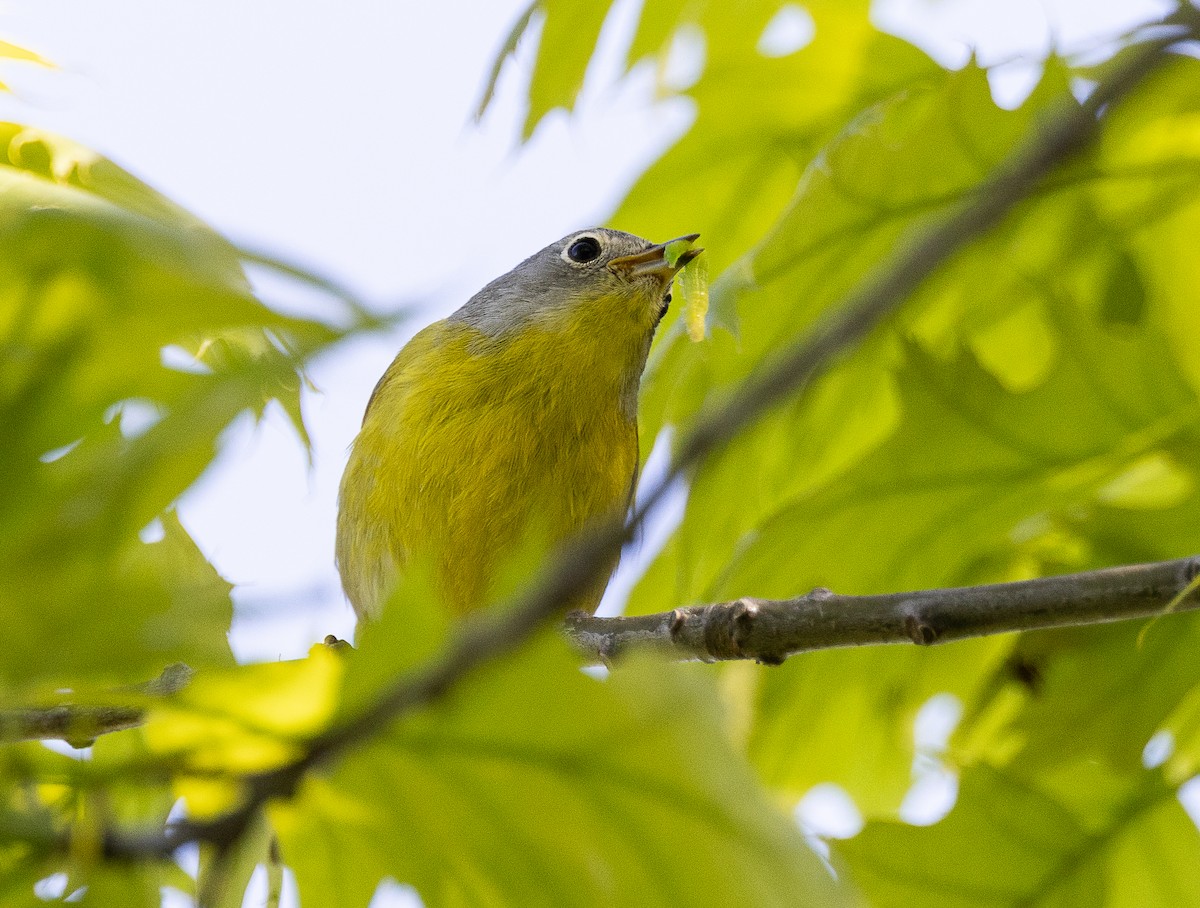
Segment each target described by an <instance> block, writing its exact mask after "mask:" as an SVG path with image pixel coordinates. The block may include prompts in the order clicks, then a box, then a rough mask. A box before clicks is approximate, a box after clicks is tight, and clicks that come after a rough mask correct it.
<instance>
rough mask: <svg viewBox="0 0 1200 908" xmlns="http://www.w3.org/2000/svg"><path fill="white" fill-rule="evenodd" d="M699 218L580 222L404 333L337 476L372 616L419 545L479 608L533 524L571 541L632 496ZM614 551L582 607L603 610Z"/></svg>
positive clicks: (342, 560) (470, 606)
mask: <svg viewBox="0 0 1200 908" xmlns="http://www.w3.org/2000/svg"><path fill="white" fill-rule="evenodd" d="M698 236H699V235H698V234H689V235H687V236H683V237H679V238H677V239H676V240H671V241H668V242H666V243H652V242H650V241H649V240H646V239H643V238H641V237H638V236H635V235H633V234H630V233H625V232H622V231H619V230H612V229H607V228H601V227H593V228H589V229H586V230H581V231H577V232H575V233H571V234H569V235H567V236H565V237H563V238H562V239H560V240H558V241H557V242H554V243H551V244H550V245H549V246H547V247H545V248H544V249H542V250H541V251H539V252H536V253H534V254H533V255H532V256H530V257H529V258H527V259H526V260H525V261H523V262H521V263H520V264H519V265H517V266H516V267H515V268H513V269H512V270H511V271H509V272H508V273H507V274H505V275H503V276H501V277H498V278H496V279H495V280H493V281H492V282H491V283H489V284H488V285H487V286H485V287H484V288H483V289H482V290H480V291H479V292H478V293H476V294H475V295H474V296H473V297H471V298H470V299H469V300H468V301H467V302H466V304H465V305H463V306H462V307H461V308H460V309H458V310H457V311H455V312H454V313H453V314H451V315H450V316H449V317H447V318H445V319H443V320H441V321H437V322H434V323H433V324H431V325H429V326H427V327H425V328H424V329H422V330H421V331H420V332H418V333H417V334H416V335H415V336H414V337H413V338H412V339H411V340H410V341H409V342H408V343H407V344H406V345H405V346H404V347H403V348H402V349H401V350H400V352H399V354H397V356H396V358H395V360H393V362H392V364H391V365H390V366H389V367H388V368H387V370H386V371H385V372H384V374H383V376H382V377H381V378H380V379H379V382H378V384H377V385H376V386H375V389H374V391H373V392H372V394H371V396H370V399H369V400H368V403H367V407H366V411H365V414H364V417H363V422H362V427H361V429H360V431H359V433H358V436H357V438H356V439H355V440H354V442H353V444H352V445H351V448H350V454H349V460H348V462H347V465H346V468H345V472H344V473H343V476H342V481H341V485H340V488H339V494H338V518H337V534H336V535H337V538H336V561H337V567H338V571H339V573H340V575H341V580H342V587H343V590H344V591H345V594H346V598H347V599H348V600H349V601H350V604H351V605H352V606H353V608H354V611H355V612H356V614H357V616H358V618H359V621H360V623H361V622H363V621H371V620H374V619H377V618H378V617H379V616H380V614H381V612H382V610H383V607H384V604H385V603H386V601H387V598H388V595H389V593H390V592H391V591H392V589H393V588H394V586H395V584H396V583H397V581H398V578H399V577H400V576H401V575H402V573H403V572H404V571H405V570H408V569H415V568H414V566H415V565H416V564H418V563H420V564H422V565H425V566H427V569H428V570H429V571H430V576H431V577H432V578H433V582H434V584H435V585H436V591H437V595H438V597H439V598H440V599H441V601H442V602H443V603H444V605H445V607H446V608H447V609H449V611H450V612H451V614H452V615H453V616H455V617H462V616H465V615H467V614H468V613H470V612H473V611H475V610H477V609H479V608H481V607H483V606H484V605H486V604H487V603H488V602H489V601H490V599H491V598H492V597H493V596H494V595H495V593H496V583H497V573H498V571H500V570H502V569H503V567H504V566H505V565H504V558H505V556H506V554H511V553H512V552H514V551H516V550H517V549H518V548H519V547H520V546H521V545H522V543H523V542H527V541H528V540H527V536H528V535H529V534H540V536H541V538H542V540H543V541H545V542H548V543H558V542H561V541H564V540H566V539H568V538H570V537H571V536H573V535H575V534H577V533H579V532H580V531H582V530H584V529H585V528H586V527H588V526H589V525H592V524H593V523H594V522H597V521H601V520H605V519H612V518H619V517H620V516H621V515H623V514H624V513H625V512H626V511H627V510H628V509H629V507H630V506H631V504H632V501H633V496H634V491H635V487H636V482H637V475H638V463H639V453H638V428H637V406H638V390H639V386H640V382H641V376H642V372H643V370H644V368H645V365H646V360H647V356H648V355H649V351H650V344H651V341H652V340H653V338H654V333H655V330H656V328H657V327H658V325H659V323H660V322H661V320H662V318H663V316H664V315H665V314H666V312H667V307H668V305H669V304H670V302H671V288H672V284H673V281H674V277H675V275H676V273H677V272H679V271H680V270H681V269H682V268H683V267H685V266H686V265H687V264H688V263H689V262H691V261H692V260H693V259H694V258H695V257H696V256H697V255H699V254H700V252H701V251H702V250H700V249H696V248H692V244H693V243H694V242H695V240H696V239H697V238H698ZM680 249H682V250H684V251H683V252H682V253H679V252H678V250H680ZM615 568H616V561H615V560H614V561H613V563H612V565H611V566H610V567H609V570H608V572H607V573H606V574H605V575H604V576H603V578H602V579H601V581H599V582H597V583H596V584H595V586H594V588H593V589H590V590H589V591H588V592H587V593H585V594H581V596H580V597H579V599H578V601H575V602H572V603H569V607H571V608H581V609H584V610H586V611H588V612H594V611H595V609H596V606H597V605H598V604H599V601H600V597H601V595H602V594H603V592H604V588H605V586H607V583H608V580H609V577H610V576H611V574H612V571H613V570H615Z"/></svg>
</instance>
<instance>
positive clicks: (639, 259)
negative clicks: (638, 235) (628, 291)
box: [608, 233, 704, 282]
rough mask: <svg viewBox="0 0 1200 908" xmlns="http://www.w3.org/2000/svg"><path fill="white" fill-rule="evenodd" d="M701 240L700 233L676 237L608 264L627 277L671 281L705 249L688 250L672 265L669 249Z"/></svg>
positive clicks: (613, 269)
mask: <svg viewBox="0 0 1200 908" xmlns="http://www.w3.org/2000/svg"><path fill="white" fill-rule="evenodd" d="M699 238H700V234H698V233H689V234H688V235H687V236H681V237H676V238H675V239H673V240H668V241H667V242H665V243H657V244H655V245H653V246H651V247H650V248H649V249H646V250H645V251H643V252H637V253H634V254H633V255H623V256H621V257H620V258H615V259H613V260H612V261H611V262H609V263H608V267H609V268H610V269H611V270H612V271H615V272H618V273H620V274H624V275H625V276H626V277H631V278H632V277H645V276H646V275H654V276H655V277H659V278H662V280H663V281H664V282H665V281H669V280H670V279H671V278H673V277H674V276H675V275H676V273H678V271H679V270H680V269H681V268H683V266H684V265H686V264H687V263H688V262H690V261H691V260H692V259H694V258H695V257H696V256H698V255H699V254H700V253H701V252H703V251H704V250H703V249H688V250H687V251H685V252H684V253H683V254H682V255H681V256H679V258H678V259H676V260H675V264H674V265H672V264H670V263H669V262H668V261H667V247H668V246H670V245H671V244H672V243H679V242H688V243H694V242H696V240H698V239H699Z"/></svg>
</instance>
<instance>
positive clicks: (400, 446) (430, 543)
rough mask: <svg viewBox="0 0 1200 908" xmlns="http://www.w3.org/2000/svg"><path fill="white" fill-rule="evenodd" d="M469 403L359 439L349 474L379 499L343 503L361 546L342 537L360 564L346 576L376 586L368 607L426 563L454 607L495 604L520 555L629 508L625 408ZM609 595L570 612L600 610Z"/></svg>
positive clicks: (630, 453) (631, 456) (593, 595)
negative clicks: (397, 577)
mask: <svg viewBox="0 0 1200 908" xmlns="http://www.w3.org/2000/svg"><path fill="white" fill-rule="evenodd" d="M543 399H544V398H543ZM413 403H415V402H413ZM467 403H468V402H464V401H459V402H458V405H457V406H455V407H449V408H443V409H441V412H440V413H439V414H438V416H439V417H440V418H436V419H431V418H430V417H431V415H432V414H430V413H427V412H425V413H422V412H417V411H419V410H420V407H417V408H416V409H415V410H414V413H413V414H411V415H412V416H413V419H411V420H410V419H403V420H400V421H399V424H394V425H393V426H392V427H391V428H392V430H393V431H394V434H393V432H389V433H388V434H389V435H391V438H389V439H386V440H384V439H374V438H372V436H371V435H370V434H368V433H364V435H363V437H361V438H360V439H359V442H358V444H357V445H356V448H355V451H354V454H353V455H352V457H351V465H350V467H349V468H348V471H347V475H348V477H350V476H352V475H354V474H358V475H359V476H360V478H361V482H360V483H358V485H361V486H363V487H366V488H369V489H370V492H369V494H368V495H366V496H365V498H364V500H362V501H361V502H353V501H349V500H344V501H343V511H344V512H349V511H351V510H355V509H359V510H361V512H362V514H363V517H364V519H363V520H362V521H356V522H357V523H359V524H360V526H359V527H358V528H357V529H356V530H355V535H356V538H357V539H358V540H359V543H360V544H358V545H356V546H353V547H351V546H343V545H342V543H341V540H340V539H339V557H340V558H343V559H347V560H353V561H354V562H355V563H354V564H344V565H342V568H343V576H347V574H350V575H353V576H357V577H366V578H371V585H372V586H373V589H371V590H368V591H367V592H365V593H363V594H362V595H360V596H359V597H358V598H360V599H377V598H378V596H379V595H381V594H382V592H383V589H382V588H383V587H385V586H387V585H389V584H388V580H389V578H391V577H392V576H393V575H394V574H395V573H396V571H397V570H399V569H403V568H404V567H405V566H406V565H409V564H413V563H415V562H424V563H427V564H429V565H430V566H431V567H433V569H434V571H435V576H437V577H438V579H439V585H440V587H441V593H442V595H443V597H444V598H445V600H446V604H447V605H448V606H449V607H450V608H451V609H452V610H453V611H455V612H457V613H464V612H467V611H470V610H472V609H474V608H478V607H480V606H481V605H484V604H486V603H487V602H488V601H489V600H490V599H491V598H492V597H493V595H494V594H495V592H496V590H495V582H496V578H497V575H498V573H499V574H503V573H504V568H505V567H506V566H507V565H506V561H511V560H512V559H513V558H514V557H516V553H519V552H529V551H531V550H533V551H537V550H538V549H539V548H543V547H545V546H546V545H548V544H549V545H552V544H554V543H556V542H559V541H561V540H563V539H565V538H568V537H569V536H571V535H573V534H574V533H576V532H578V531H579V530H580V529H582V528H583V527H584V526H586V525H587V524H588V523H589V522H590V521H593V520H598V519H601V518H603V517H608V516H612V515H619V514H621V513H622V512H623V511H624V509H625V508H626V507H627V506H628V502H629V497H630V494H631V491H632V486H633V481H634V476H635V473H636V470H637V456H638V455H637V428H636V424H635V423H634V422H633V421H632V420H630V419H629V418H628V417H627V416H626V415H625V414H624V413H623V412H622V411H621V410H620V408H619V407H618V406H613V407H611V408H595V409H594V410H592V411H591V412H588V413H586V414H580V413H579V411H578V408H575V409H574V410H571V411H567V410H565V409H563V408H554V407H541V408H539V407H536V406H530V405H529V402H528V401H526V402H524V403H523V404H522V402H521V401H520V400H519V398H518V399H516V400H514V399H513V398H512V397H504V398H501V399H499V400H497V399H491V400H476V401H474V402H469V403H470V404H471V405H467ZM417 426H421V427H422V429H420V430H418V429H417ZM343 496H344V498H347V497H348V496H347V494H346V489H345V487H344V489H343ZM351 548H355V549H356V551H354V552H353V553H350V549H351ZM343 549H344V550H345V552H343V551H342V550H343ZM614 567H615V564H614ZM606 581H607V575H606V577H605V582H606ZM603 589H604V583H601V584H598V585H597V587H596V589H595V590H594V591H592V592H590V593H589V594H588V595H586V596H585V597H583V598H582V599H581V601H578V602H574V603H572V604H571V605H572V606H573V607H577V608H586V609H594V608H595V606H596V604H597V603H598V601H599V598H600V595H601V593H603ZM348 592H349V590H348ZM351 600H352V602H354V604H355V606H356V608H357V609H358V611H359V612H360V614H367V615H375V614H377V613H378V609H379V607H380V603H379V602H376V601H368V602H365V603H363V604H360V602H359V601H356V599H355V596H354V595H352V596H351Z"/></svg>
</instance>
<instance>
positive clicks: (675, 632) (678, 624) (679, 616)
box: [669, 608, 687, 639]
mask: <svg viewBox="0 0 1200 908" xmlns="http://www.w3.org/2000/svg"><path fill="white" fill-rule="evenodd" d="M686 619H687V614H686V613H685V612H684V610H683V609H681V608H674V609H671V618H670V622H669V627H670V631H671V638H672V639H674V638H676V637H678V636H679V632H680V631H682V630H683V622H684V621H685V620H686Z"/></svg>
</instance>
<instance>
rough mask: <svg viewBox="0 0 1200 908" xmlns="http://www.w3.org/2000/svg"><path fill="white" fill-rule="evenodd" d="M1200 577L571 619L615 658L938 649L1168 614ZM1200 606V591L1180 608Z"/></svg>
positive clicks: (580, 635)
mask: <svg viewBox="0 0 1200 908" xmlns="http://www.w3.org/2000/svg"><path fill="white" fill-rule="evenodd" d="M1197 576H1200V556H1195V557H1192V558H1181V559H1179V560H1177V561H1161V562H1157V563H1154V564H1135V565H1127V566H1124V567H1114V568H1104V569H1102V570H1098V571H1087V572H1085V573H1079V574H1064V575H1061V576H1058V577H1039V578H1037V579H1034V580H1022V581H1018V582H1014V583H996V584H990V585H987V586H972V587H959V588H948V589H935V590H920V591H918V592H912V593H888V594H885V595H878V596H839V595H837V594H835V593H831V592H830V591H829V590H825V589H816V590H813V591H812V592H811V593H808V594H807V595H805V596H798V597H796V598H795V599H752V598H744V599H738V600H736V601H734V602H721V603H718V604H716V605H701V606H695V607H693V608H681V609H675V610H673V611H670V612H660V613H658V614H654V615H636V616H632V617H619V618H597V617H594V616H592V615H587V614H584V613H582V612H573V613H572V614H570V615H568V616H567V621H566V633H567V636H568V637H569V638H570V639H571V641H572V642H573V643H574V644H575V645H576V646H577V647H578V648H579V649H580V650H581V651H582V652H584V653H585V654H586V655H588V656H590V657H593V658H595V659H597V660H599V661H603V662H609V661H611V660H613V659H616V658H618V657H619V656H621V655H623V654H624V653H626V652H628V651H630V650H642V649H646V650H653V651H657V652H663V653H666V654H667V655H669V656H671V657H672V658H677V659H698V660H701V661H704V662H716V661H723V660H729V659H754V660H756V661H758V662H765V663H769V664H778V663H780V662H782V661H783V660H784V659H786V658H787V657H788V656H792V655H795V654H796V653H802V652H808V651H810V650H818V649H832V648H835V647H843V646H875V645H880V644H888V643H915V644H917V645H918V646H931V645H933V644H935V643H948V642H950V641H952V640H965V639H968V638H971V637H983V636H987V635H990V634H1005V633H1010V632H1014V631H1028V630H1037V629H1044V628H1051V627H1071V626H1076V625H1081V624H1104V623H1108V622H1114V621H1129V620H1133V619H1137V618H1155V617H1157V616H1159V615H1162V614H1163V612H1164V611H1165V610H1166V609H1167V607H1168V606H1169V605H1170V604H1171V602H1173V601H1174V600H1175V599H1176V597H1177V596H1178V595H1179V594H1180V593H1181V592H1184V591H1186V590H1187V589H1188V588H1189V585H1190V584H1191V583H1192V581H1193V579H1194V578H1196V577H1197ZM1195 609H1200V597H1197V596H1188V597H1187V598H1184V599H1181V600H1180V601H1179V602H1178V604H1177V605H1176V606H1175V609H1174V611H1176V612H1185V611H1193V610H1195Z"/></svg>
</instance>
